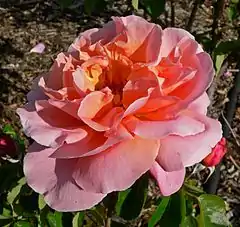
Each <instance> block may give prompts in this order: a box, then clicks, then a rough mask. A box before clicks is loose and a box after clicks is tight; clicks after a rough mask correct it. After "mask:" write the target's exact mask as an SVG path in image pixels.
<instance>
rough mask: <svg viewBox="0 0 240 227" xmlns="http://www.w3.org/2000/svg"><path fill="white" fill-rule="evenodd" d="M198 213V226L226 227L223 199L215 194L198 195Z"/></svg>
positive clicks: (227, 224) (226, 220) (227, 222)
mask: <svg viewBox="0 0 240 227" xmlns="http://www.w3.org/2000/svg"><path fill="white" fill-rule="evenodd" d="M198 202H199V206H200V215H199V217H198V224H199V227H226V226H229V225H230V224H229V221H228V219H227V216H226V207H225V203H224V201H223V200H222V199H221V198H220V197H218V196H216V195H208V194H205V195H201V196H199V197H198Z"/></svg>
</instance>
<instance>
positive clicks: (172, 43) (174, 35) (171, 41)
mask: <svg viewBox="0 0 240 227" xmlns="http://www.w3.org/2000/svg"><path fill="white" fill-rule="evenodd" d="M184 37H189V38H190V39H194V36H192V35H191V34H190V33H189V32H187V31H186V30H184V29H181V28H165V29H164V30H163V36H162V45H161V49H160V55H161V56H162V57H167V56H168V55H169V53H170V52H171V51H172V50H173V48H174V47H176V46H177V44H178V43H179V42H180V41H181V40H182V39H183V38H184ZM200 52H203V50H202V48H201V46H200V45H199V46H198V49H197V53H200Z"/></svg>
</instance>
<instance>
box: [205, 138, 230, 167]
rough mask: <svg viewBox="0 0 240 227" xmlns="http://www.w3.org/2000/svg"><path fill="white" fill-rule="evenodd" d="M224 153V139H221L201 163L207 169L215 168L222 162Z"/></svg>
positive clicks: (225, 150)
mask: <svg viewBox="0 0 240 227" xmlns="http://www.w3.org/2000/svg"><path fill="white" fill-rule="evenodd" d="M226 152H227V148H226V139H225V138H224V137H223V138H222V139H221V140H220V141H219V142H218V143H217V145H216V146H215V147H214V148H213V149H212V152H211V153H210V154H209V155H208V156H207V157H206V158H204V159H203V161H202V163H203V165H205V166H207V167H212V166H216V165H217V164H218V163H219V162H220V161H221V160H222V158H223V156H224V155H225V154H226Z"/></svg>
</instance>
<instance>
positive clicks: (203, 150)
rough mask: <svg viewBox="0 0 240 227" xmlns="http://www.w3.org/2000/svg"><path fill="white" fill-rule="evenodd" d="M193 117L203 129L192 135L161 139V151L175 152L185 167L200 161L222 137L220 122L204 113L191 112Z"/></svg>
mask: <svg viewBox="0 0 240 227" xmlns="http://www.w3.org/2000/svg"><path fill="white" fill-rule="evenodd" d="M192 117H193V119H195V120H197V121H199V122H201V123H202V124H204V125H205V130H204V131H203V132H200V133H198V134H196V135H193V136H185V137H181V136H173V135H171V136H167V137H166V138H163V139H161V151H162V152H164V153H168V152H177V153H179V154H180V156H181V160H182V163H183V165H184V166H185V167H187V166H191V165H194V164H196V163H198V162H201V161H202V159H203V158H204V157H206V156H207V155H208V154H209V153H210V152H211V150H212V148H213V147H214V146H215V145H216V144H217V142H218V141H219V140H220V139H221V137H222V130H221V124H220V123H219V122H218V121H216V120H214V119H211V118H208V117H206V116H204V115H201V114H197V113H192Z"/></svg>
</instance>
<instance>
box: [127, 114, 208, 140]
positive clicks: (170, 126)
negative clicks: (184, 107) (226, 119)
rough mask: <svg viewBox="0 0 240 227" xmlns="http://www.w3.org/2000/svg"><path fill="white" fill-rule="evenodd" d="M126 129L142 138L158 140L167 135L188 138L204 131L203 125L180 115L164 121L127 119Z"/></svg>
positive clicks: (189, 117)
mask: <svg viewBox="0 0 240 227" xmlns="http://www.w3.org/2000/svg"><path fill="white" fill-rule="evenodd" d="M125 124H126V125H127V128H128V129H129V130H130V131H131V132H133V133H134V134H135V135H138V136H141V137H143V138H147V139H149V138H151V139H153V138H154V139H160V138H163V137H165V136H167V135H181V136H189V135H195V134H197V133H200V132H202V131H204V124H203V123H202V122H201V121H198V120H196V119H193V118H192V117H191V116H186V115H180V116H178V117H177V118H176V119H173V120H166V121H142V120H139V119H138V118H136V117H131V118H128V119H127V120H126V122H125Z"/></svg>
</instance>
